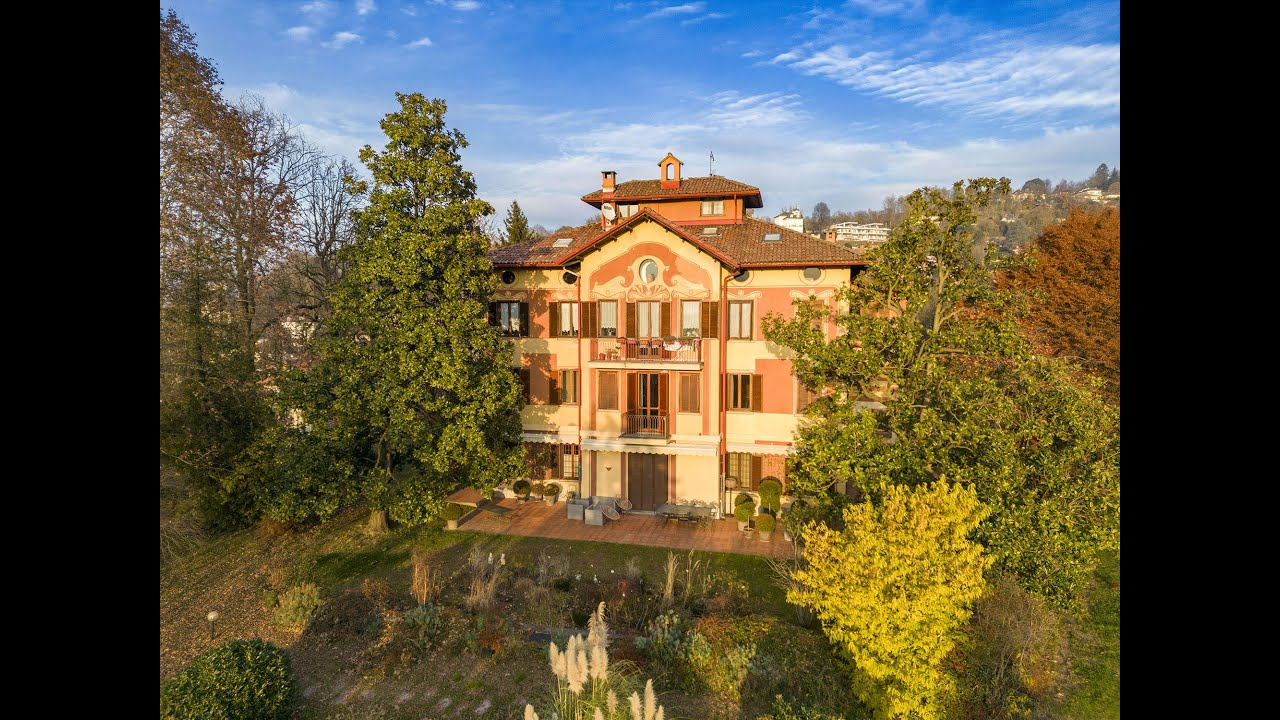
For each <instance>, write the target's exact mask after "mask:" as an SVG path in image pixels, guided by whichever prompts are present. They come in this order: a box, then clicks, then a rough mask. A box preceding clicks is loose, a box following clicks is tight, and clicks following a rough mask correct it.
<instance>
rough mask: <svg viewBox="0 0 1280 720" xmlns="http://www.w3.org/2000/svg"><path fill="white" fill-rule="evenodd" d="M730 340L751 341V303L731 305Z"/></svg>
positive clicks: (731, 303) (735, 302) (733, 303)
mask: <svg viewBox="0 0 1280 720" xmlns="http://www.w3.org/2000/svg"><path fill="white" fill-rule="evenodd" d="M729 338H730V339H733V340H750V339H751V301H750V300H748V301H745V302H737V301H734V302H730V303H729Z"/></svg>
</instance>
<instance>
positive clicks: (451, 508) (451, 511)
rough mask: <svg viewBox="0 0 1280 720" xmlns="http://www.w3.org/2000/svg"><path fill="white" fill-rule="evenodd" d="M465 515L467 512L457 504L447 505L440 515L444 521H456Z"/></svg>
mask: <svg viewBox="0 0 1280 720" xmlns="http://www.w3.org/2000/svg"><path fill="white" fill-rule="evenodd" d="M466 514H467V511H466V510H465V509H464V508H463V507H462V506H461V505H459V504H457V503H449V504H448V505H445V506H444V511H443V512H442V513H441V515H443V516H444V519H445V520H458V519H461V518H462V516H463V515H466Z"/></svg>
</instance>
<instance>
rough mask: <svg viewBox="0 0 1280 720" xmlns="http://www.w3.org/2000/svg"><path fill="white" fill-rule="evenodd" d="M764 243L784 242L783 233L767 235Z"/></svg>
mask: <svg viewBox="0 0 1280 720" xmlns="http://www.w3.org/2000/svg"><path fill="white" fill-rule="evenodd" d="M764 241H765V242H767V243H776V242H782V233H765V234H764Z"/></svg>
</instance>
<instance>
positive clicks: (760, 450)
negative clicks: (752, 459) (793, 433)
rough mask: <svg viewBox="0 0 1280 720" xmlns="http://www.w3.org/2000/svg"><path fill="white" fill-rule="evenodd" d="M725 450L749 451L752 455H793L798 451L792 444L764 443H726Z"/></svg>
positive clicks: (735, 451) (732, 451)
mask: <svg viewBox="0 0 1280 720" xmlns="http://www.w3.org/2000/svg"><path fill="white" fill-rule="evenodd" d="M725 450H726V451H727V452H731V453H748V454H751V455H791V454H792V453H794V452H795V451H796V449H795V447H794V446H792V445H762V444H757V443H735V442H731V443H725Z"/></svg>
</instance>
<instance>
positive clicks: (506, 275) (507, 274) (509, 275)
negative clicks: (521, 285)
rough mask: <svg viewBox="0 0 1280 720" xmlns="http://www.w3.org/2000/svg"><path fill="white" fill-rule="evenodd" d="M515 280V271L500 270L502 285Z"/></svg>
mask: <svg viewBox="0 0 1280 720" xmlns="http://www.w3.org/2000/svg"><path fill="white" fill-rule="evenodd" d="M515 281H516V274H515V273H513V272H511V271H510V270H503V271H502V282H503V284H504V285H510V284H511V283H513V282H515Z"/></svg>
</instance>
